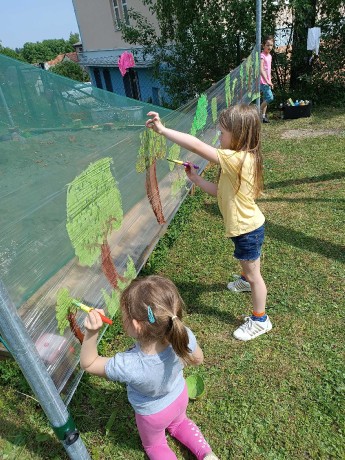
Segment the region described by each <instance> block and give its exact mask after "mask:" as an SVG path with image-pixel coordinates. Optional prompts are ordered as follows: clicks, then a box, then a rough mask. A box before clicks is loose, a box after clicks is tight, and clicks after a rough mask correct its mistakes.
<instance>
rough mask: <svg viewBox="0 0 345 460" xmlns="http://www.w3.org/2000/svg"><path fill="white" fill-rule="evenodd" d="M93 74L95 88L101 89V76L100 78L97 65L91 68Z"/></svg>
mask: <svg viewBox="0 0 345 460" xmlns="http://www.w3.org/2000/svg"><path fill="white" fill-rule="evenodd" d="M93 75H94V77H95V82H96V86H97V88H101V89H103V85H102V78H101V72H100V70H99V69H98V68H97V67H95V68H94V69H93Z"/></svg>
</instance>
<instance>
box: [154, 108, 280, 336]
mask: <svg viewBox="0 0 345 460" xmlns="http://www.w3.org/2000/svg"><path fill="white" fill-rule="evenodd" d="M147 115H148V116H149V117H150V118H149V119H148V120H147V122H146V126H147V128H150V129H153V130H154V131H155V132H156V133H158V134H161V135H163V136H164V137H166V138H167V139H169V140H171V141H172V142H175V143H176V144H178V145H180V146H181V147H183V148H185V149H187V150H190V151H191V152H194V153H196V154H198V155H200V156H201V157H202V158H205V159H206V160H208V161H211V162H213V163H216V164H219V165H220V168H221V172H220V178H219V181H218V184H214V183H213V182H208V181H206V180H205V179H203V178H202V177H201V176H199V175H198V174H197V173H196V172H195V169H194V168H193V167H191V166H190V165H189V166H186V168H185V170H186V174H187V176H188V177H189V179H190V180H191V181H192V182H194V184H195V185H197V186H198V187H200V188H201V189H202V190H204V191H205V192H206V193H208V194H210V195H213V196H217V198H218V205H219V209H220V211H221V213H222V215H223V219H224V224H225V235H226V236H227V237H230V238H231V239H232V241H233V242H234V244H235V251H234V257H235V258H236V259H238V260H239V262H240V264H241V267H242V275H241V276H240V277H238V278H237V279H236V280H235V281H233V282H230V283H229V284H228V285H227V287H228V289H230V290H231V291H234V292H245V291H248V292H251V296H252V303H253V314H252V315H251V316H249V317H247V318H245V321H244V323H243V324H242V325H241V326H240V327H239V328H238V329H236V330H235V332H234V337H235V338H236V339H238V340H244V341H247V340H251V339H254V338H255V337H257V336H259V335H261V334H264V333H265V332H268V331H270V330H271V329H272V324H271V321H270V319H269V317H268V315H266V312H265V308H266V296H267V289H266V285H265V282H264V280H263V278H262V276H261V271H260V255H261V247H262V244H263V241H264V222H265V217H264V215H263V214H262V212H261V211H260V209H259V207H258V206H257V204H256V203H255V199H256V198H257V197H259V196H260V194H261V192H262V189H263V179H262V155H261V145H260V132H261V123H260V117H259V114H258V111H257V109H256V107H255V106H253V105H249V106H247V105H235V106H233V107H229V108H228V109H225V110H223V111H222V112H221V114H220V116H219V129H220V139H219V140H220V148H219V149H217V148H215V147H213V146H211V145H208V144H205V143H204V142H202V141H201V140H199V139H197V138H196V137H194V136H191V135H190V134H186V133H181V132H179V131H175V130H173V129H169V128H166V127H165V126H163V124H162V123H161V120H160V118H159V114H158V113H157V112H149V113H148V114H147Z"/></svg>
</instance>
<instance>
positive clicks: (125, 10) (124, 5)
mask: <svg viewBox="0 0 345 460" xmlns="http://www.w3.org/2000/svg"><path fill="white" fill-rule="evenodd" d="M122 12H123V17H124V20H125V23H126V24H127V25H129V16H128V7H127V0H122Z"/></svg>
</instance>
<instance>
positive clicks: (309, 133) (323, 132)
mask: <svg viewBox="0 0 345 460" xmlns="http://www.w3.org/2000/svg"><path fill="white" fill-rule="evenodd" d="M335 134H344V130H342V129H317V130H316V129H288V130H287V131H284V133H283V134H282V139H296V138H303V137H321V136H331V135H335Z"/></svg>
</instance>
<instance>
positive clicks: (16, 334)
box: [0, 280, 91, 460]
mask: <svg viewBox="0 0 345 460" xmlns="http://www.w3.org/2000/svg"><path fill="white" fill-rule="evenodd" d="M0 334H1V335H2V337H3V338H4V339H5V340H6V342H7V344H8V346H9V349H10V352H11V354H12V355H13V357H14V358H15V360H16V361H17V363H18V364H19V366H20V368H21V370H22V372H23V374H24V377H25V378H26V380H27V381H28V383H29V385H30V386H31V388H32V390H33V392H34V393H35V395H36V397H37V399H38V400H39V402H40V405H41V407H42V409H43V410H44V412H45V414H46V415H47V417H48V419H49V421H50V423H51V425H52V427H53V430H54V432H55V434H56V436H57V437H58V439H59V440H60V441H61V442H62V444H63V447H64V448H65V450H66V452H67V454H68V456H69V458H70V459H72V460H91V457H90V456H89V453H88V452H87V450H86V447H85V444H84V443H83V441H82V440H81V438H80V436H79V432H78V430H77V429H76V426H75V424H74V422H73V420H72V418H71V416H70V415H69V413H68V411H67V408H66V406H65V404H64V402H63V401H62V399H61V397H60V395H59V393H58V391H57V389H56V387H55V385H54V382H53V380H52V379H51V377H50V375H49V373H48V371H47V369H46V367H45V365H44V363H43V362H42V360H41V358H40V356H39V354H38V352H37V350H36V347H35V345H34V343H33V342H32V340H31V337H30V335H29V334H28V332H27V330H26V328H25V326H24V324H23V322H22V320H21V318H20V317H19V315H18V313H17V309H16V307H15V305H14V304H13V302H12V301H11V299H10V297H9V295H8V292H7V290H6V288H5V286H4V284H3V282H2V281H1V280H0Z"/></svg>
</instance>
